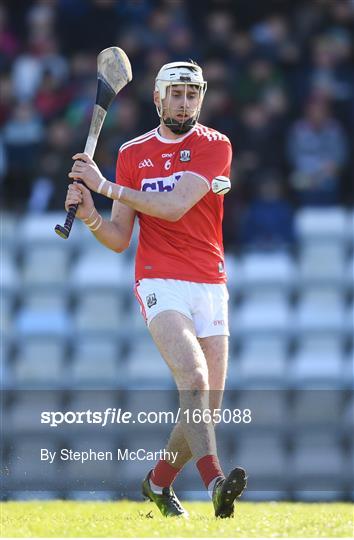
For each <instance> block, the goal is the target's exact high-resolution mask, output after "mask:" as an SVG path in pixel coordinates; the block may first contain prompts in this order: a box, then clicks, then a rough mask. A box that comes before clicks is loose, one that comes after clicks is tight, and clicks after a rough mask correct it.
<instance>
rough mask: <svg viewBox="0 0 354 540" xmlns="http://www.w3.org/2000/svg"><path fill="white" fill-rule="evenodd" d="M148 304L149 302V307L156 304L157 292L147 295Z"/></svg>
mask: <svg viewBox="0 0 354 540" xmlns="http://www.w3.org/2000/svg"><path fill="white" fill-rule="evenodd" d="M146 304H147V307H148V308H152V306H156V304H157V298H156V294H155V293H152V294H148V295H147V297H146Z"/></svg>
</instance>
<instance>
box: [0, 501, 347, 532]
mask: <svg viewBox="0 0 354 540" xmlns="http://www.w3.org/2000/svg"><path fill="white" fill-rule="evenodd" d="M185 507H186V508H187V510H188V511H189V513H190V519H189V520H188V521H185V520H181V519H165V518H163V517H162V516H161V515H160V514H159V511H158V510H157V509H156V508H155V507H154V505H153V504H152V503H148V502H146V503H137V502H131V501H120V502H76V501H48V502H42V501H31V502H5V503H2V504H1V506H0V513H1V531H0V532H1V536H2V537H5V538H6V537H18V538H32V537H105V538H112V537H118V538H132V537H137V538H141V537H157V538H160V537H179V538H181V537H182V538H183V537H184V538H188V537H201V538H203V537H224V538H238V537H267V538H270V537H287V536H291V537H294V536H295V537H317V538H319V537H334V536H336V537H351V536H353V532H354V530H353V519H354V505H352V504H350V503H321V504H317V503H316V504H315V503H311V504H305V503H285V502H279V503H272V502H268V503H250V502H240V503H238V504H237V511H236V515H235V518H234V519H228V520H220V519H215V518H214V516H213V511H212V505H211V503H205V502H201V503H196V502H192V503H185Z"/></svg>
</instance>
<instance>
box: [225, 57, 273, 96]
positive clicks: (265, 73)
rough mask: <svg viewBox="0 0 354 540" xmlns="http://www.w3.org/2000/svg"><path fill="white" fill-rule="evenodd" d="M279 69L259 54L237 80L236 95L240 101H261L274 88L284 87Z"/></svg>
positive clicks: (235, 85)
mask: <svg viewBox="0 0 354 540" xmlns="http://www.w3.org/2000/svg"><path fill="white" fill-rule="evenodd" d="M283 86H284V81H283V77H282V75H281V72H280V71H279V69H278V68H277V67H276V66H275V65H274V64H272V62H270V60H268V58H266V57H265V56H262V55H260V54H259V53H258V54H257V56H256V57H254V58H253V59H252V61H251V62H250V63H249V64H248V65H247V66H246V71H245V72H244V73H242V74H241V75H240V77H238V78H237V80H235V84H234V96H235V99H236V100H237V102H238V103H240V104H245V103H248V102H249V101H259V100H261V99H262V98H263V97H264V95H265V94H266V93H267V92H268V91H269V89H271V88H272V89H273V88H283Z"/></svg>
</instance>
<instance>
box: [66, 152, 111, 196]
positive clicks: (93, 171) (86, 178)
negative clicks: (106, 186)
mask: <svg viewBox="0 0 354 540" xmlns="http://www.w3.org/2000/svg"><path fill="white" fill-rule="evenodd" d="M73 159H75V160H78V161H75V163H74V165H73V166H72V169H71V172H70V173H69V174H68V176H69V178H75V179H79V180H82V181H83V182H84V183H85V185H86V186H87V187H88V188H89V189H91V191H95V192H97V190H98V188H99V185H100V184H101V182H102V180H104V177H103V176H102V174H101V171H100V170H99V168H98V167H97V165H96V163H95V162H94V161H93V159H91V158H90V157H89V156H88V155H87V154H75V155H74V156H73Z"/></svg>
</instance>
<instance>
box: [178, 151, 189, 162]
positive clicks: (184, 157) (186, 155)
mask: <svg viewBox="0 0 354 540" xmlns="http://www.w3.org/2000/svg"><path fill="white" fill-rule="evenodd" d="M179 160H180V161H190V160H191V151H190V150H181V151H180V153H179Z"/></svg>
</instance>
